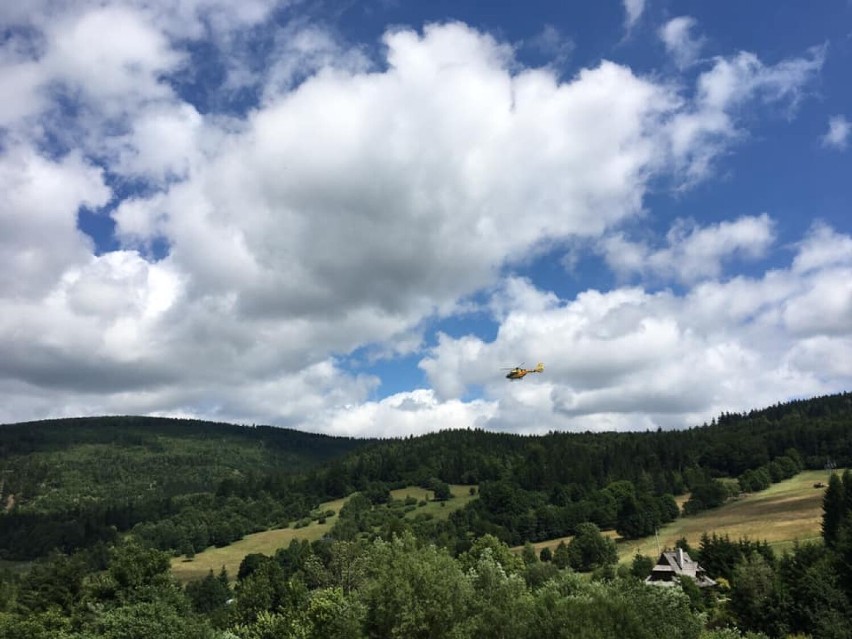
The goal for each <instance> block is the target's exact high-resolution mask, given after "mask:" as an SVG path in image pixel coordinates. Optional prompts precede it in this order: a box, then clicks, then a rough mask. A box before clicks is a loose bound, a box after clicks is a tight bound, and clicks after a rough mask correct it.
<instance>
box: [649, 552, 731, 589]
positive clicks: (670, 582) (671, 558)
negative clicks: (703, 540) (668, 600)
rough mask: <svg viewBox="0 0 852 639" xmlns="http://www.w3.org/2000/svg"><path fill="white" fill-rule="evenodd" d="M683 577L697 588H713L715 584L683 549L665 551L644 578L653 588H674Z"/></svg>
mask: <svg viewBox="0 0 852 639" xmlns="http://www.w3.org/2000/svg"><path fill="white" fill-rule="evenodd" d="M684 576H686V577H689V578H691V579H692V580H693V581H695V583H696V585H697V586H698V587H699V588H708V587H710V586H715V585H716V582H715V581H713V580H712V579H710V577H708V576H707V573H706V572H704V569H703V568H702V567H701V566H699V565H698V562H697V561H693V560H692V559H691V558H690V556H689V553H687V552H684V550H683V548H677V549H675V550H667V551H665V552H663V553H662V554H661V555H660V558H659V559H658V560H657V565H656V566H654V568H653V569H652V570H651V574H650V575H648V576H647V577H646V578H645V583H646V584H652V585H654V586H675V585H677V584H678V583H679V581H680V579H681V578H683V577H684Z"/></svg>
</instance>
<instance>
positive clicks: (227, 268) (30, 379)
mask: <svg viewBox="0 0 852 639" xmlns="http://www.w3.org/2000/svg"><path fill="white" fill-rule="evenodd" d="M283 7H284V5H282V6H281V7H279V9H281V8H283ZM625 7H626V10H627V14H628V19H629V20H628V21H629V22H630V23H631V24H632V23H634V22H635V21H636V20H638V18H639V16H641V14H642V11H643V3H641V2H640V3H635V2H626V3H625ZM272 13H273V12H272V8H271V7H270V5H269V3H265V2H247V3H246V2H244V3H240V4H232V3H230V2H225V1H224V0H206V1H204V0H194V1H193V0H185V1H183V2H178V3H165V2H162V3H158V2H141V1H139V2H132V1H126V2H118V1H115V2H78V3H75V4H74V5H73V8H69V7H67V6H56V5H55V4H54V3H51V2H48V1H47V0H44V1H43V2H41V3H33V4H32V6H31V7H30V8H29V9H28V10H27V11H23V10H21V9H18V8H15V7H11V6H9V7H5V8H4V9H2V10H0V19H3V20H4V21H5V22H6V23H8V24H11V25H17V27H19V28H18V29H17V30H16V31H15V32H14V33H13V35H11V36H10V37H9V38H7V39H6V40H5V41H4V42H3V44H2V45H0V87H3V88H4V89H8V90H4V94H5V95H13V96H15V97H14V98H13V99H11V100H8V101H5V103H4V104H3V105H2V106H0V127H2V157H0V189H2V192H3V193H5V194H6V197H5V198H4V199H3V201H2V203H0V273H2V274H0V301H2V304H3V308H4V313H3V314H2V317H0V397H2V398H3V401H2V402H0V406H2V408H0V421H4V422H5V421H16V420H23V419H30V418H43V417H50V416H66V415H81V414H102V413H146V414H157V415H180V416H197V417H204V418H215V419H221V420H228V421H236V422H241V423H250V422H255V423H272V424H277V425H282V426H295V427H299V428H304V429H307V430H314V431H322V432H332V433H335V434H352V435H376V434H379V435H405V434H409V433H421V432H426V431H428V430H434V429H438V428H447V427H465V426H481V427H486V428H497V429H505V430H512V431H536V430H549V429H554V428H564V429H587V428H590V429H602V428H637V427H638V428H644V427H651V426H655V425H662V426H665V427H674V426H688V425H692V424H694V423H696V421H699V420H702V419H706V418H707V417H708V416H709V415H711V414H712V413H713V412H718V411H719V410H723V409H724V410H730V409H736V408H739V407H742V408H746V407H753V406H754V405H755V404H758V405H759V404H761V403H764V402H767V403H771V402H773V401H776V400H777V399H778V397H779V395H780V396H789V395H794V394H808V393H817V392H822V391H826V390H831V389H835V388H837V387H839V386H840V385H842V384H844V383H847V382H848V380H849V379H850V371H849V368H848V364H847V363H846V362H848V361H852V358H850V357H847V356H846V355H849V354H850V348H852V344H850V335H849V331H848V328H847V327H849V326H852V321H850V319H852V318H850V312H852V311H850V308H852V303H850V297H852V290H850V288H849V285H848V284H847V283H848V282H849V281H852V279H850V278H849V275H850V272H849V271H850V268H852V265H850V260H849V250H848V248H849V242H850V238H849V237H848V236H845V235H842V234H841V233H838V232H835V231H833V230H832V229H830V228H827V227H815V228H814V230H813V231H812V233H811V234H810V235H809V236H808V237H807V238H806V239H805V240H803V242H802V243H801V245H799V246H798V247H797V249H796V254H795V256H794V258H793V261H792V262H791V263H790V264H789V265H788V266H787V267H785V268H782V269H780V270H776V271H767V272H766V273H764V274H763V275H762V276H760V277H751V278H745V277H734V278H727V277H726V273H727V271H726V266H727V265H728V264H730V263H732V262H735V261H738V260H740V261H741V260H746V261H749V260H757V259H759V258H761V257H762V256H764V255H765V254H766V253H767V252H768V251H769V250H771V249H772V247H773V246H774V244H773V243H774V239H775V233H774V225H773V220H772V217H771V214H763V213H760V214H758V213H754V214H751V215H744V216H742V217H740V218H738V219H736V220H733V221H727V222H720V223H718V224H715V225H706V226H702V225H700V224H698V223H696V222H694V221H689V220H681V221H679V222H678V223H677V224H676V225H675V226H674V227H673V228H672V229H671V231H670V232H669V234H668V235H667V236H666V238H665V242H664V244H662V245H659V243H657V245H655V244H654V243H650V242H647V241H645V240H636V239H634V238H631V237H629V236H628V235H626V234H625V232H624V231H623V230H622V229H623V225H624V224H625V223H626V222H629V221H635V220H637V219H640V218H641V217H642V216H644V215H647V211H646V210H645V208H644V203H645V200H646V197H647V195H648V193H649V190H650V189H651V188H652V185H653V184H654V183H655V182H657V181H660V180H664V181H669V182H670V183H673V184H675V185H676V186H683V187H684V188H686V187H688V186H689V185H690V184H694V183H696V182H699V181H702V180H708V179H711V178H712V177H713V176H714V174H715V170H716V162H717V161H718V160H719V158H720V157H721V155H722V154H723V153H725V152H727V151H728V150H729V149H731V148H732V145H735V144H736V143H737V141H738V140H739V138H740V137H741V135H742V133H743V131H744V126H745V124H743V123H742V122H741V121H740V117H741V114H742V112H743V110H744V109H746V108H748V109H754V110H758V111H759V110H760V109H761V108H763V107H764V106H765V105H768V104H783V105H786V106H788V107H790V108H792V107H794V106H795V104H796V103H797V102H798V100H799V99H800V98H801V96H802V94H803V92H805V91H806V90H807V87H808V85H809V84H810V83H811V82H812V81H813V80H814V78H815V76H816V74H817V73H818V72H819V69H820V67H821V64H822V59H823V54H822V52H820V51H812V52H805V53H803V54H802V55H801V56H798V57H794V58H790V59H787V60H783V61H781V62H779V63H777V64H769V63H766V62H763V61H761V60H760V59H759V58H758V57H757V56H755V55H754V54H750V53H744V52H741V53H737V54H734V55H732V56H729V57H718V58H716V59H715V60H714V61H713V62H712V64H710V65H709V66H708V68H707V69H706V70H705V71H703V72H702V73H700V74H698V75H697V79H696V81H695V83H694V86H682V85H680V84H678V83H674V82H669V81H666V80H665V79H663V78H659V77H654V76H643V75H641V74H638V73H636V72H634V71H633V70H632V69H631V68H629V67H628V66H626V65H624V64H618V63H615V62H611V61H606V60H604V61H601V62H600V63H598V64H596V65H593V66H590V67H587V68H581V69H578V70H577V72H576V74H575V75H573V76H572V77H570V78H568V79H565V80H562V79H560V78H559V76H557V75H556V74H555V72H554V71H552V70H551V69H548V68H529V67H524V66H523V65H522V64H521V63H520V62H519V60H518V59H517V58H516V56H515V52H514V50H513V48H512V47H511V46H510V45H509V44H507V43H505V42H503V41H501V40H499V39H498V38H496V37H495V36H493V35H490V34H488V33H484V32H482V31H479V30H477V29H475V28H472V27H471V26H468V25H466V24H463V23H458V22H450V23H441V24H431V25H427V26H425V27H424V28H423V29H422V30H414V29H409V28H396V29H391V30H388V31H387V32H386V33H385V35H384V38H383V42H382V49H381V51H382V55H383V57H382V58H381V59H372V58H370V57H369V56H368V55H366V54H365V53H364V52H363V51H361V50H359V49H358V47H353V46H351V45H348V44H347V43H345V42H343V41H341V40H340V38H339V37H338V36H336V35H335V34H334V33H333V32H332V31H330V30H326V29H323V28H322V26H321V25H316V24H310V23H305V22H303V21H299V20H294V21H291V22H288V23H287V24H286V25H282V26H281V33H283V34H285V35H281V34H279V35H277V36H276V37H272V38H270V39H269V40H268V42H269V43H270V52H268V53H267V56H268V57H267V58H266V61H268V62H269V64H259V62H258V60H257V59H254V58H252V57H251V56H249V55H248V53H247V48H246V47H245V46H244V45H243V44H242V43H243V41H244V39H245V37H246V34H247V33H248V32H249V30H252V29H255V30H257V29H259V28H261V27H262V26H263V25H266V24H268V21H269V20H270V19H271V18H270V16H271V15H272ZM690 28H691V26H690V24H685V25H682V26H681V27H679V30H678V29H675V28H674V27H671V23H669V25H668V27H667V29H666V33H668V36H666V37H664V39H666V38H668V39H666V42H667V43H669V41H670V42H671V45H670V47H671V48H672V51H673V52H674V54H675V55H676V56H681V57H683V59H684V60H686V59H692V58H691V57H690V56H691V55H692V54H689V55H687V53H688V52H689V51H690V47H692V49H695V47H696V46H697V45H696V42H697V41H695V40H690V39H689V29H690ZM285 36H286V37H285ZM202 43H204V44H205V46H209V47H212V48H213V49H215V50H216V51H218V52H219V53H220V54H221V56H222V57H223V59H224V60H226V63H223V64H221V65H220V66H218V67H215V68H213V67H211V68H210V69H208V71H209V72H210V73H212V72H213V71H216V73H218V74H219V75H218V76H217V77H219V78H220V80H219V83H218V85H216V86H215V87H213V88H208V89H207V91H208V93H206V94H205V95H206V98H205V100H201V99H200V97H199V95H198V89H197V87H196V85H195V84H193V82H195V80H196V78H195V76H194V75H193V73H195V71H194V70H193V64H192V61H193V60H194V59H195V58H193V56H194V55H196V51H195V48H197V47H199V46H200V45H201V44H202ZM241 91H248V92H249V94H250V95H251V96H254V97H253V98H252V100H248V101H247V102H246V103H245V104H243V105H242V106H241V107H240V108H233V109H230V110H229V109H225V108H222V109H219V108H215V107H216V105H223V104H231V105H233V104H235V100H236V98H235V97H234V96H235V95H237V96H238V95H241V94H240V92H241ZM193 96H194V97H193ZM202 102H203V104H202ZM211 105H212V106H211ZM84 220H88V223H89V224H90V225H95V226H96V227H98V228H101V229H103V228H107V229H110V230H111V231H112V234H108V235H109V237H108V238H106V239H109V241H110V242H113V243H114V244H115V245H114V246H108V243H107V242H106V239H105V237H104V233H103V232H102V231H101V232H100V235H99V234H98V232H95V231H91V230H88V231H86V230H84V226H85V224H84ZM576 240H580V241H583V242H588V243H590V244H591V245H593V246H595V247H596V249H595V250H596V251H597V253H598V254H600V255H602V256H604V258H605V260H606V262H607V263H608V264H609V266H610V267H611V268H612V269H613V270H614V271H616V272H618V273H619V274H621V275H622V277H624V278H625V279H631V278H632V285H630V286H627V284H625V286H624V287H621V288H613V289H612V290H607V291H599V290H593V289H589V290H586V291H584V292H582V293H580V294H579V295H577V296H576V298H573V299H559V298H558V297H557V296H556V295H555V294H553V293H551V292H548V291H547V290H543V289H541V288H538V287H537V285H536V284H535V282H532V281H529V280H526V279H523V278H519V277H517V276H516V275H515V274H514V272H513V269H514V268H515V267H516V266H518V265H521V264H524V263H527V262H529V260H535V259H540V258H542V256H545V255H548V254H549V252H550V251H553V250H554V249H558V247H560V246H564V245H566V244H567V243H570V242H572V241H576ZM665 282H674V283H678V284H680V285H682V286H684V287H686V288H685V292H678V293H675V292H671V291H668V290H665V289H663V290H661V291H657V292H654V289H652V288H651V287H650V286H647V287H646V285H648V284H649V283H653V284H654V285H655V286H659V284H660V283H665ZM483 295H484V296H485V297H486V298H487V304H488V305H489V307H490V308H491V313H492V315H491V317H490V320H489V321H490V322H492V323H493V324H494V325H495V326H496V327H497V337H496V338H495V339H494V340H493V341H489V340H487V339H484V338H482V337H481V336H478V335H476V334H471V335H466V336H462V337H458V336H457V337H451V336H449V335H443V334H442V335H440V336H439V337H438V339H437V341H436V342H435V343H434V344H427V343H425V342H421V341H420V340H421V339H425V337H424V336H425V335H426V334H427V332H428V331H427V330H426V328H427V327H428V326H429V325H430V324H431V323H433V322H436V321H440V320H443V319H447V318H452V317H455V316H457V315H458V314H460V313H464V312H465V308H466V307H467V305H468V303H469V301H470V300H471V299H472V298H473V297H475V296H483ZM364 348H375V349H377V350H379V351H381V352H385V353H400V352H406V353H409V354H410V353H415V354H417V353H420V355H421V361H420V368H421V369H422V370H423V371H424V373H425V374H426V377H427V379H428V382H429V385H430V386H429V387H428V388H412V389H411V390H409V391H404V392H401V393H398V394H394V395H391V396H388V397H380V396H378V394H377V393H378V391H379V389H380V379H379V378H378V377H377V376H376V375H375V374H372V373H369V372H362V373H359V372H357V371H354V372H353V370H352V369H350V368H348V367H347V365H346V358H347V357H348V356H350V355H351V354H353V353H355V352H357V351H358V350H359V349H364ZM518 353H524V354H529V357H530V358H531V359H543V360H545V361H546V364H547V375H546V376H543V377H541V378H539V379H536V380H534V381H532V382H531V383H526V382H525V383H524V384H505V383H504V380H503V379H502V377H501V376H500V375H499V373H497V374H496V375H495V372H498V369H499V368H500V367H502V366H506V365H512V364H515V363H516V362H515V361H514V360H515V359H516V358H517V354H518ZM495 379H496V380H497V381H495ZM472 389H479V391H480V392H478V394H477V396H476V397H473V398H471V396H470V393H471V392H472Z"/></svg>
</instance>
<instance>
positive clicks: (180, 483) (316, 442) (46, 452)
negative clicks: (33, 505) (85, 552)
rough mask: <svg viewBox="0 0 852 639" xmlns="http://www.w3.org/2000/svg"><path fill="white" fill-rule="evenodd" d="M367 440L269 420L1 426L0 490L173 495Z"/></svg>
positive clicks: (316, 459)
mask: <svg viewBox="0 0 852 639" xmlns="http://www.w3.org/2000/svg"><path fill="white" fill-rule="evenodd" d="M368 443H370V441H369V440H356V439H352V438H346V437H330V436H326V435H318V434H313V433H305V432H301V431H298V430H292V429H285V428H275V427H272V426H250V427H247V426H237V425H234V424H224V423H216V422H207V421H200V420H190V419H171V418H158V417H133V416H122V417H83V418H69V419H55V420H44V421H36V422H22V423H17V424H6V425H2V426H0V470H2V471H3V473H4V476H2V477H0V480H2V482H3V486H2V495H3V497H4V498H8V496H9V495H10V494H11V495H14V496H15V499H16V501H17V502H18V503H21V502H32V501H34V500H36V501H37V500H39V499H42V500H43V499H47V498H48V497H49V496H53V498H55V499H58V500H63V499H64V498H65V497H66V496H67V495H66V494H68V495H71V494H73V496H75V497H76V498H77V500H78V501H79V498H81V497H83V498H85V497H91V498H110V499H116V498H122V497H138V496H139V495H140V494H142V493H145V492H153V490H152V489H155V492H156V494H157V495H158V496H160V497H163V496H174V495H178V494H183V493H187V492H200V491H210V490H211V489H212V490H215V489H216V487H217V486H218V485H219V484H220V483H221V482H222V481H225V480H227V479H229V478H233V477H235V476H244V475H246V474H249V473H254V474H258V473H259V474H264V473H287V474H295V473H300V472H304V471H306V470H308V469H310V468H313V467H315V466H317V465H319V464H322V463H324V462H326V461H328V460H329V459H333V458H338V457H340V456H341V455H344V454H345V453H347V452H350V451H352V450H354V449H356V448H358V447H359V446H364V445H366V444H368Z"/></svg>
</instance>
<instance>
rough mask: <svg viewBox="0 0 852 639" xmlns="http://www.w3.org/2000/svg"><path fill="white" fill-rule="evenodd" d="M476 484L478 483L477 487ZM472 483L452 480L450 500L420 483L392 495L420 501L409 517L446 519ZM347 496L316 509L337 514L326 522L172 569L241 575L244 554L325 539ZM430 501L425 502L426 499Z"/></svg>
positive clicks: (196, 575) (247, 540) (260, 537)
mask: <svg viewBox="0 0 852 639" xmlns="http://www.w3.org/2000/svg"><path fill="white" fill-rule="evenodd" d="M473 488H474V489H475V488H476V487H475V486H474V487H473ZM470 489H471V486H464V485H460V484H451V485H450V492H451V493H452V495H453V498H452V499H450V500H449V501H446V502H437V501H433V500H432V491H431V490H427V489H425V488H420V487H419V486H409V487H407V488H399V489H397V490H392V491H391V499H392V500H395V501H402V500H405V499H406V497H413V498H414V499H416V500H417V501H418V503H419V504H421V505H419V506H418V507H417V508H416V509H414V510H412V511H411V512H408V513H406V515H405V516H406V517H408V518H411V517H414V516H415V515H419V514H427V515H431V516H432V517H434V518H435V519H442V518H443V519H445V518H447V517H449V515H450V513H452V512H453V511H455V510H459V509H461V508H464V507H465V505H467V504H468V503H469V502H470V501H471V500H472V499H475V498H476V496H475V495H471V494H470ZM346 499H348V498H342V499H336V500H334V501H329V502H325V503H323V504H320V506H319V507H318V508H317V509H316V510H317V511H318V512H325V511H329V510H332V511H334V513H335V515H334V516H331V517H327V518H326V519H325V522H324V523H319V521H318V520H312V521H311V523H310V524H307V525H305V526H302V527H299V528H295V527H289V528H278V529H275V530H265V531H263V532H259V533H254V534H251V535H246V536H245V537H243V538H242V539H240V540H239V541H236V542H234V543H233V544H230V545H229V546H225V547H223V548H208V549H207V550H205V551H204V552H200V553H198V554H197V555H195V556H194V557H193V558H191V559H190V558H187V557H175V558H173V559H172V573H173V574H174V575H175V577H177V579H178V580H179V581H181V582H186V581H190V580H193V579H200V578H202V577H204V576H205V575H207V574H208V573H209V572H210V571H211V570H212V571H213V573H214V574H218V573H219V571H220V570H221V569H222V568H223V567H224V568H225V570H227V571H228V575H229V576H230V577H231V578H232V579H233V578H235V577H236V576H237V572H238V571H239V568H240V563H241V562H242V560H243V557H245V556H246V555H249V554H252V553H261V554H264V555H270V556H271V555H274V554H275V551H276V550H278V549H279V548H283V547H286V546H288V545H289V544H290V542H291V541H292V540H294V539H306V540H308V541H315V540H317V539H321V538H322V537H323V535H325V534H326V533H328V532H329V531H330V530H331V528H332V527H333V526H334V523H335V522H336V521H337V513H339V512H340V509H341V508H342V507H343V504H345V503H346ZM424 501H425V502H426V503H425V504H423V502H424Z"/></svg>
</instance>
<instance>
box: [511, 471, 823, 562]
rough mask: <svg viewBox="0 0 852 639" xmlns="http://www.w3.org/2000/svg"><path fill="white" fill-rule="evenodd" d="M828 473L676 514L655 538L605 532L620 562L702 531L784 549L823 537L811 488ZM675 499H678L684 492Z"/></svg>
mask: <svg viewBox="0 0 852 639" xmlns="http://www.w3.org/2000/svg"><path fill="white" fill-rule="evenodd" d="M827 479H828V476H827V474H826V472H825V471H822V470H819V471H817V470H813V471H805V472H802V473H799V474H798V475H796V476H795V477H792V478H790V479H787V480H784V481H782V482H779V483H777V484H773V485H772V486H770V487H769V488H767V489H766V490H764V491H761V492H759V493H747V494H744V495H742V496H741V497H739V498H736V499H734V500H732V501H730V502H728V503H727V504H725V505H724V506H721V507H719V508H714V509H712V510H707V511H705V512H702V513H698V514H697V515H692V516H689V517H679V518H678V519H676V520H675V521H673V522H671V523H669V524H666V525H665V526H663V527H662V528H660V529H659V531H658V533H657V536H656V538H655V537H653V536H651V537H644V538H642V539H632V540H625V539H622V538H621V537H619V536H618V535H617V534H616V533H615V531H607V532H606V533H605V534H606V535H608V536H610V537H612V538H613V539H615V541H616V544H617V547H618V556H619V561H620V562H621V563H625V562H630V561H632V559H633V557H634V555H635V554H636V553H637V552H639V553H641V554H643V555H647V556H649V557H654V558H656V556H657V555H658V553H659V552H660V551H661V550H663V549H664V548H672V547H674V545H675V542H676V541H677V540H678V539H680V538H685V539H686V540H687V541H688V542H689V544H690V545H691V546H692V547H693V548H697V547H698V543H699V541H700V539H701V535H702V534H704V533H705V532H706V533H707V534H713V533H716V534H717V535H728V536H729V537H730V538H731V539H732V540H736V539H740V538H747V539H750V540H752V541H763V540H766V541H767V542H768V543H769V545H770V546H772V548H773V549H775V550H776V551H777V552H783V551H784V550H785V549H788V548H791V547H792V546H793V543H794V542H796V541H799V542H803V541H816V540H820V539H821V527H822V498H823V493H824V492H825V488H824V487H822V488H815V487H814V484H816V483H822V484H826V483H827ZM677 501H678V504H679V505H682V504H683V503H684V502H685V501H686V497H680V498H678V500H677ZM563 540H564V541H565V543H568V542H569V541H571V538H570V537H561V538H558V539H549V540H547V541H542V542H539V543H537V544H533V546H534V547H535V549H536V552H541V550H542V549H543V548H545V547H548V548H550V549H551V550H554V549H555V548H556V546H558V545H559V542H560V541H563ZM519 550H520V549H519Z"/></svg>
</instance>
